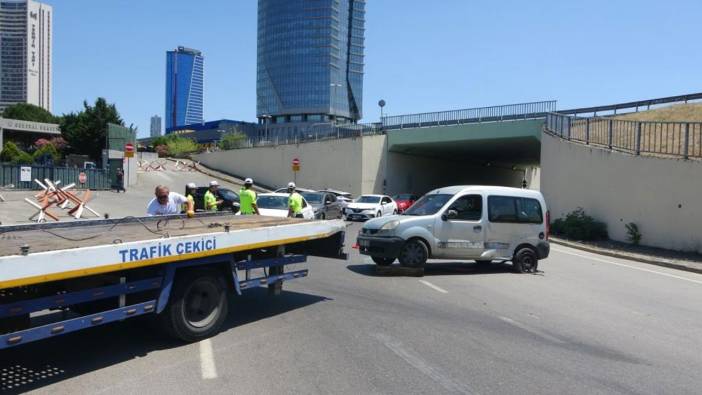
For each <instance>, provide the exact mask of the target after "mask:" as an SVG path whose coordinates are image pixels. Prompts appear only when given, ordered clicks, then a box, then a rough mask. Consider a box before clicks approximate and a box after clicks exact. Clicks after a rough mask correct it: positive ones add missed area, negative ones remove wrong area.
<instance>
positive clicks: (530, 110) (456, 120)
mask: <svg viewBox="0 0 702 395" xmlns="http://www.w3.org/2000/svg"><path fill="white" fill-rule="evenodd" d="M553 111H556V101H555V100H548V101H539V102H531V103H519V104H506V105H502V106H492V107H478V108H468V109H463V110H449V111H439V112H426V113H420V114H407V115H392V116H386V117H383V118H382V125H383V128H384V129H387V130H390V129H406V128H421V127H428V126H445V125H461V124H464V123H478V122H495V121H508V120H516V119H533V118H544V117H545V116H546V114H547V113H549V112H553Z"/></svg>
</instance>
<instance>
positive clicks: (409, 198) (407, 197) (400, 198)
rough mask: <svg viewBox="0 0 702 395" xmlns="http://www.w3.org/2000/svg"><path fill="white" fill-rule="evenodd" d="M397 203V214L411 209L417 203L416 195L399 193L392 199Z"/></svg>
mask: <svg viewBox="0 0 702 395" xmlns="http://www.w3.org/2000/svg"><path fill="white" fill-rule="evenodd" d="M392 198H393V200H395V202H396V203H397V212H398V213H401V212H403V211H405V210H407V209H408V208H410V207H412V205H413V204H414V202H416V201H417V195H413V194H411V193H400V194H397V195H395V196H393V197H392Z"/></svg>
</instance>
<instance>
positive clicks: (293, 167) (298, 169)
mask: <svg viewBox="0 0 702 395" xmlns="http://www.w3.org/2000/svg"><path fill="white" fill-rule="evenodd" d="M292 170H293V171H300V165H297V166H296V165H293V166H292Z"/></svg>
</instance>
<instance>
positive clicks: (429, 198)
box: [402, 193, 453, 215]
mask: <svg viewBox="0 0 702 395" xmlns="http://www.w3.org/2000/svg"><path fill="white" fill-rule="evenodd" d="M451 197H453V195H449V194H445V193H434V194H431V195H424V196H422V198H421V199H419V200H417V203H415V204H414V205H413V206H412V207H410V208H409V209H408V210H406V211H405V212H404V213H402V215H433V214H436V213H437V212H438V211H439V210H440V209H441V208H442V207H444V205H445V204H446V202H448V201H449V199H451Z"/></svg>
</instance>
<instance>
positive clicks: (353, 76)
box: [256, 0, 365, 132]
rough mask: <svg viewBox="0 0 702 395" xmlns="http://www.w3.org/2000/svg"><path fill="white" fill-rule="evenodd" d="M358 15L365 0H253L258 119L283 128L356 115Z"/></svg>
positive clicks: (359, 98) (360, 50) (360, 77)
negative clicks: (256, 33)
mask: <svg viewBox="0 0 702 395" xmlns="http://www.w3.org/2000/svg"><path fill="white" fill-rule="evenodd" d="M364 18H365V0H259V1H258V54H257V55H258V59H257V79H256V99H257V101H256V115H257V117H258V118H259V123H264V122H265V123H267V124H268V125H267V126H270V130H278V129H279V128H284V129H285V131H286V132H287V131H291V129H292V128H291V126H293V127H294V130H297V129H298V127H299V128H301V129H303V128H305V124H307V128H308V129H309V127H310V126H311V125H314V124H317V123H325V122H327V123H328V122H335V123H349V122H356V121H358V120H359V119H360V118H361V116H362V101H363V50H364V42H363V40H364V24H365V20H364ZM267 129H269V128H268V127H267Z"/></svg>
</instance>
